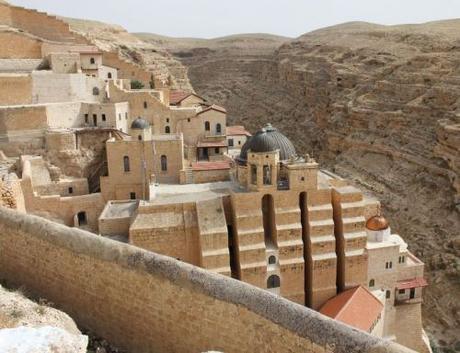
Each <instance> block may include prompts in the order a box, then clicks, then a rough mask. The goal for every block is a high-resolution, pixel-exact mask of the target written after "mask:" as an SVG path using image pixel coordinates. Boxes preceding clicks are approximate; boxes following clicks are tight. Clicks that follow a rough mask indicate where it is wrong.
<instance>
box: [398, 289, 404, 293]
mask: <svg viewBox="0 0 460 353" xmlns="http://www.w3.org/2000/svg"><path fill="white" fill-rule="evenodd" d="M398 293H399V294H404V293H406V290H405V289H400V290H399V291H398Z"/></svg>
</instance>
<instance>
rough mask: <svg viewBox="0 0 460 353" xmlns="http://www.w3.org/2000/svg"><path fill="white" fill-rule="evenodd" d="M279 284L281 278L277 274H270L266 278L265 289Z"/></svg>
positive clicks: (277, 286) (276, 286)
mask: <svg viewBox="0 0 460 353" xmlns="http://www.w3.org/2000/svg"><path fill="white" fill-rule="evenodd" d="M280 286H281V280H280V277H279V276H278V275H271V276H270V277H268V279H267V289H271V288H279V287H280Z"/></svg>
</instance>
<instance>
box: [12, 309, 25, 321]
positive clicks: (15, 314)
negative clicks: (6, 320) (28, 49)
mask: <svg viewBox="0 0 460 353" xmlns="http://www.w3.org/2000/svg"><path fill="white" fill-rule="evenodd" d="M10 315H11V317H12V318H14V319H20V318H21V317H23V316H24V313H23V312H22V311H21V310H18V309H13V310H12V311H11V313H10Z"/></svg>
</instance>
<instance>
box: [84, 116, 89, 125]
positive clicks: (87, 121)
mask: <svg viewBox="0 0 460 353" xmlns="http://www.w3.org/2000/svg"><path fill="white" fill-rule="evenodd" d="M85 123H86V124H88V123H89V115H88V114H85Z"/></svg>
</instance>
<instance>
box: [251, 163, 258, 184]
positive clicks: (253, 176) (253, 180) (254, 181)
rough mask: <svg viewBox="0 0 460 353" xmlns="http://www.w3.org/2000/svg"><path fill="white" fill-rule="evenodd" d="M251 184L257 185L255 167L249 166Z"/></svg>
mask: <svg viewBox="0 0 460 353" xmlns="http://www.w3.org/2000/svg"><path fill="white" fill-rule="evenodd" d="M251 183H252V184H254V185H256V184H257V166H255V165H253V164H251Z"/></svg>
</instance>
